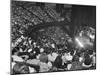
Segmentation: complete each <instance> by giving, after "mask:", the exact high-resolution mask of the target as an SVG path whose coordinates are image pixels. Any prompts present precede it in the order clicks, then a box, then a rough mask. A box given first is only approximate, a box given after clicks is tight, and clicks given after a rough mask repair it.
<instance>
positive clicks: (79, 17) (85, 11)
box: [72, 5, 96, 28]
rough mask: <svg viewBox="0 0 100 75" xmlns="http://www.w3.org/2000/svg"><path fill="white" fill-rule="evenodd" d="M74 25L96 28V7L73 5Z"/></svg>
mask: <svg viewBox="0 0 100 75" xmlns="http://www.w3.org/2000/svg"><path fill="white" fill-rule="evenodd" d="M72 24H73V25H78V26H79V25H88V26H92V27H93V28H94V27H96V6H83V5H72Z"/></svg>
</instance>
